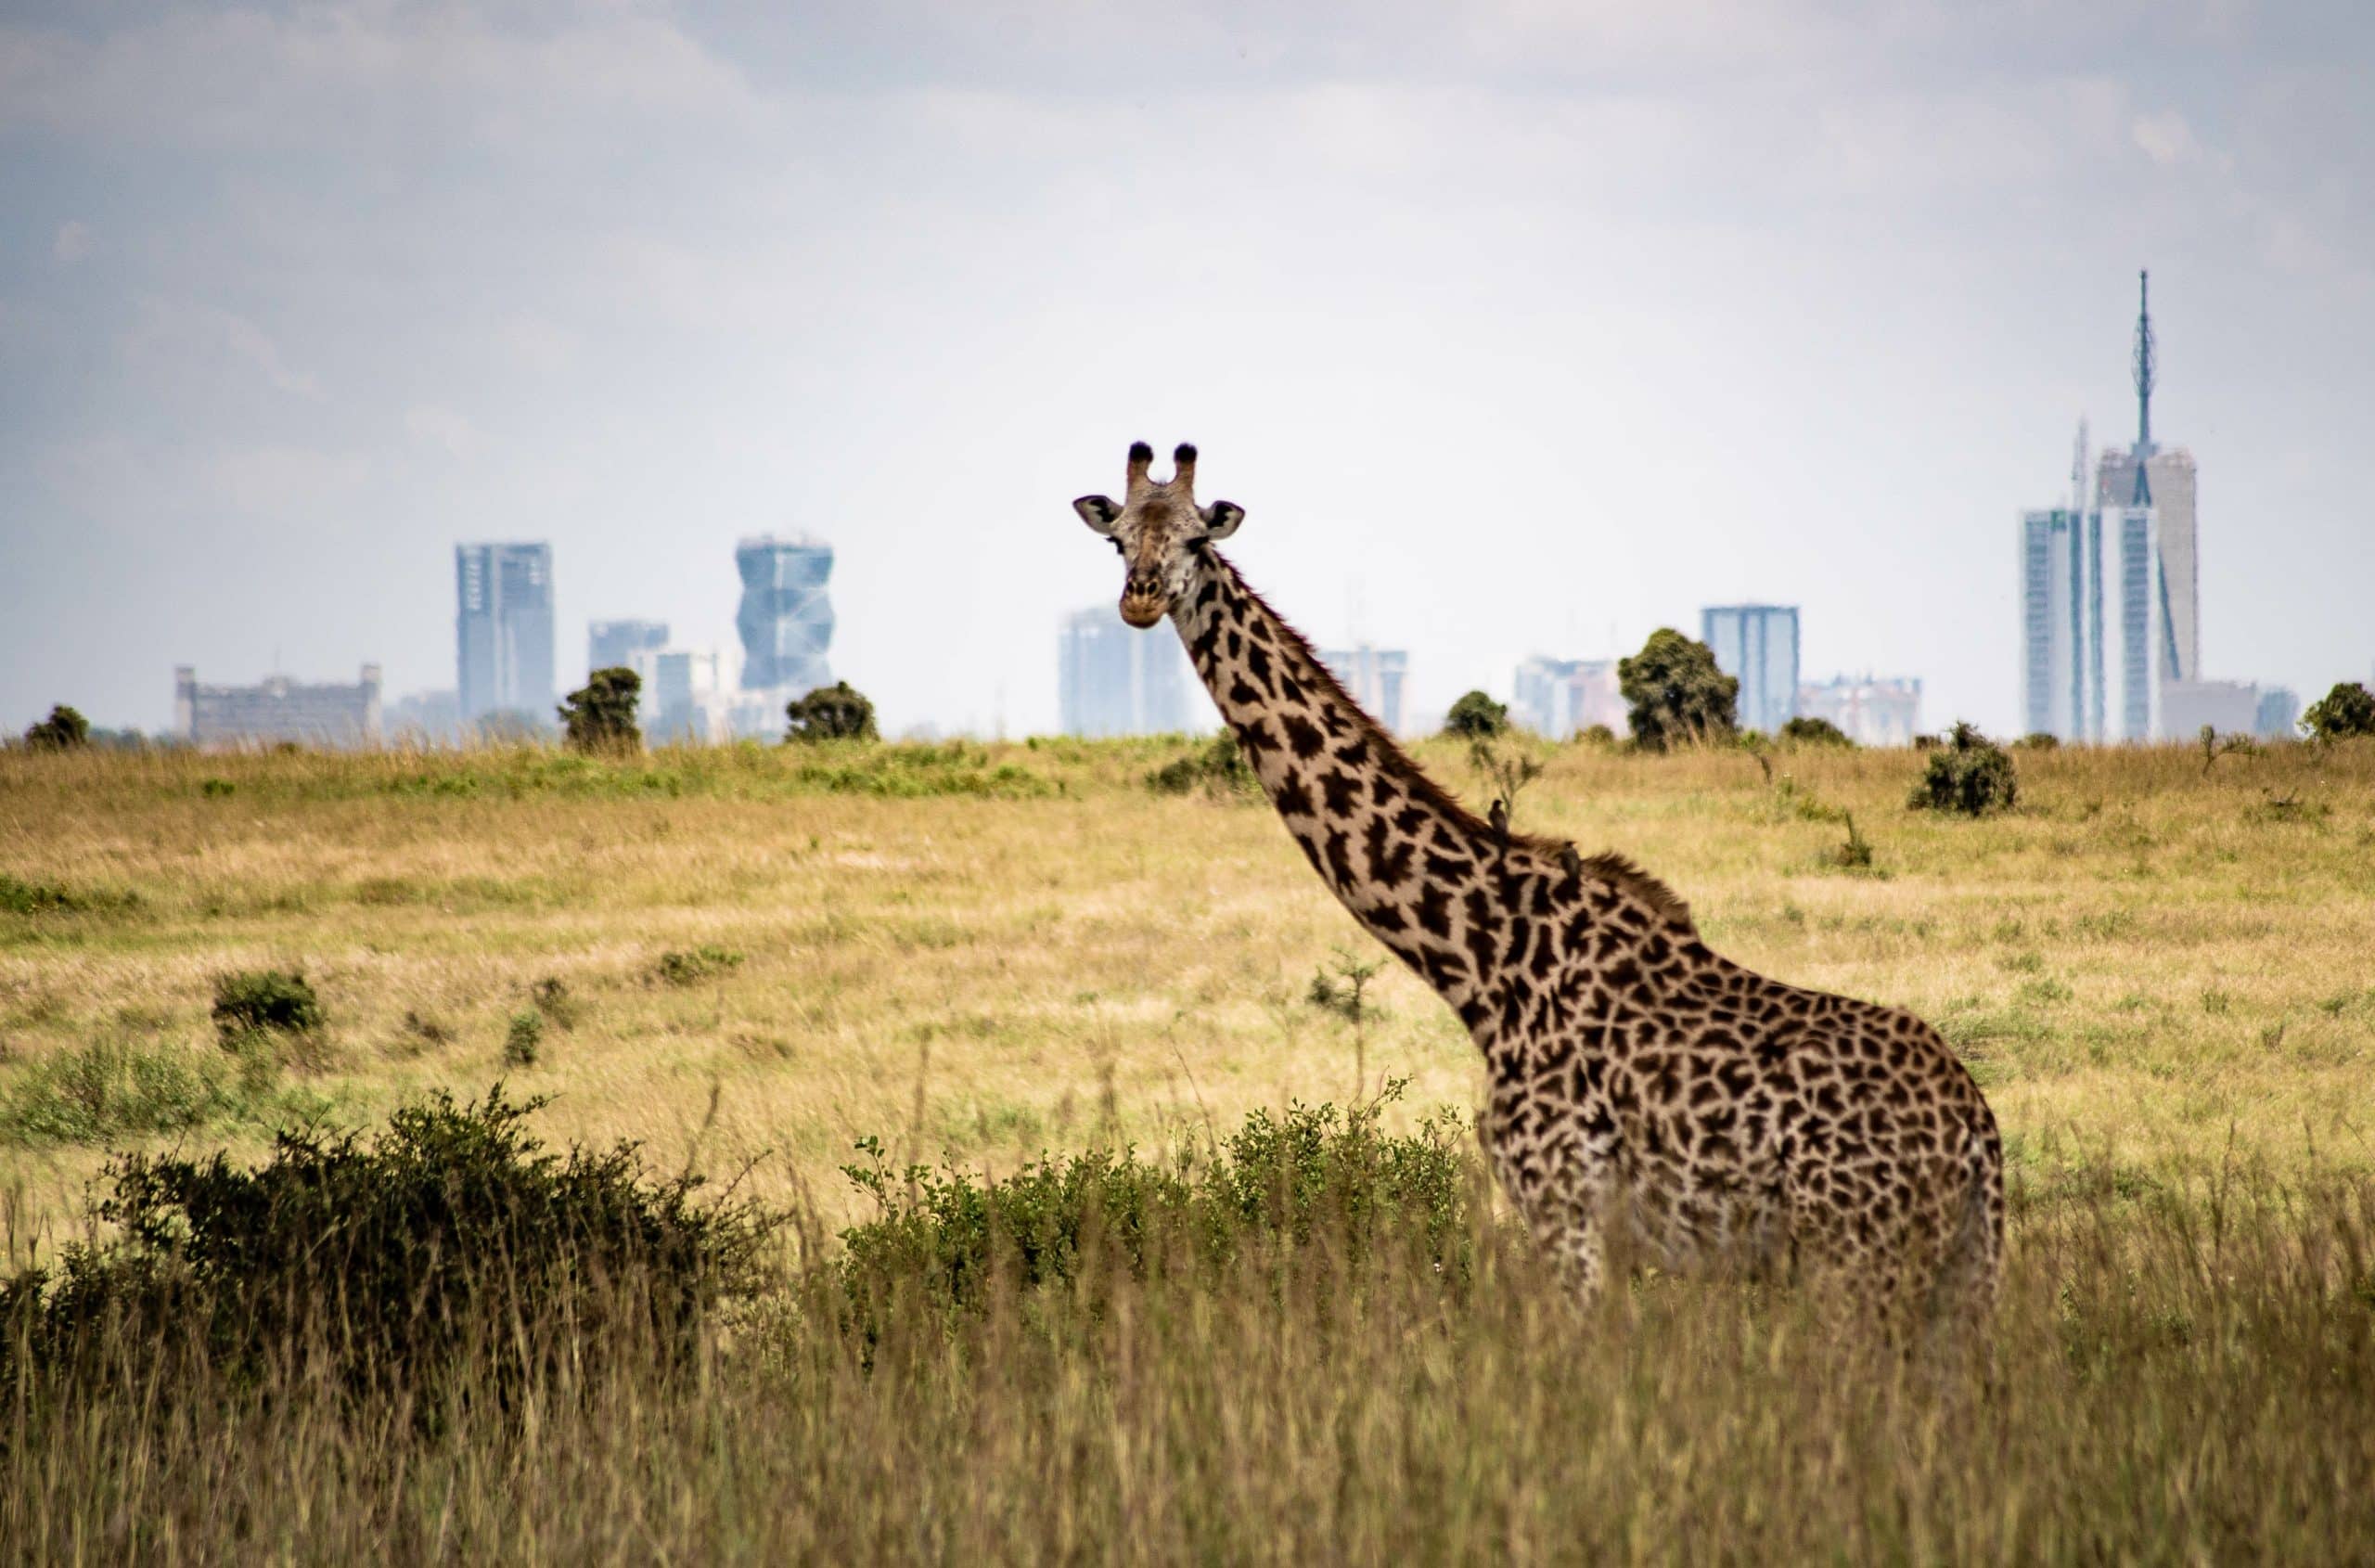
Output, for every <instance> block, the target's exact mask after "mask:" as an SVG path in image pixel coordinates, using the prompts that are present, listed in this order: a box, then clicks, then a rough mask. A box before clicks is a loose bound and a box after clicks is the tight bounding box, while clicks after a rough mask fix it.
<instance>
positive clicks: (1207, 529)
mask: <svg viewBox="0 0 2375 1568" xmlns="http://www.w3.org/2000/svg"><path fill="white" fill-rule="evenodd" d="M1199 515H1200V516H1201V517H1202V518H1203V520H1204V537H1205V538H1207V539H1226V538H1227V537H1228V536H1229V535H1230V534H1232V533H1236V532H1237V525H1238V524H1239V523H1240V522H1243V521H1245V508H1243V507H1240V506H1239V505H1238V504H1237V503H1236V502H1234V501H1215V502H1213V504H1212V505H1211V506H1209V507H1206V508H1204V509H1203V511H1202V512H1201V513H1200V514H1199Z"/></svg>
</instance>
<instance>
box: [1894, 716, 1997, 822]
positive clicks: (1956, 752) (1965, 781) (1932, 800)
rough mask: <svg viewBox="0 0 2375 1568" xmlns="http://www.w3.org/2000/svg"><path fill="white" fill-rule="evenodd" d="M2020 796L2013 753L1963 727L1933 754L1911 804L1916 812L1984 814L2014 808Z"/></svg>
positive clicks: (1960, 726)
mask: <svg viewBox="0 0 2375 1568" xmlns="http://www.w3.org/2000/svg"><path fill="white" fill-rule="evenodd" d="M2019 793H2020V785H2019V781H2018V780H2017V779H2016V778H2014V776H2013V772H2012V754H2011V753H2010V752H2007V751H2006V750H2004V748H2003V747H2001V746H1998V745H1997V744H1996V742H1995V741H1993V740H1990V739H1988V738H1987V737H1986V736H1984V735H1982V734H1981V733H1980V732H1979V731H1978V730H1977V729H1975V728H1973V727H1972V726H1970V725H1967V724H1960V723H1958V724H1957V725H1956V726H1955V727H1954V732H1953V733H1952V734H1950V735H1949V736H1947V737H1946V740H1945V744H1944V745H1941V746H1938V747H1935V748H1933V749H1932V751H1931V752H1930V760H1929V763H1928V764H1927V765H1925V766H1924V767H1923V769H1922V773H1921V778H1920V781H1919V783H1917V784H1915V785H1914V787H1913V793H1912V795H1911V797H1910V798H1908V799H1907V800H1906V804H1907V805H1909V806H1911V807H1912V808H1913V809H1914V810H1916V811H1953V812H1960V813H1961V814H1962V815H1963V816H1986V815H1987V814H1988V813H1989V812H1991V811H2009V809H2011V806H2012V803H2013V802H2014V800H2016V799H2017V798H2018V796H2019Z"/></svg>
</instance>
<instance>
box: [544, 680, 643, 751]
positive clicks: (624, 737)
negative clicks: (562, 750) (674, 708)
mask: <svg viewBox="0 0 2375 1568" xmlns="http://www.w3.org/2000/svg"><path fill="white" fill-rule="evenodd" d="M642 695H643V677H642V676H640V675H636V674H635V672H634V671H633V670H630V669H627V668H625V667H623V666H622V665H612V666H611V667H610V668H609V669H607V670H596V671H594V672H592V673H591V674H589V675H587V676H586V677H585V684H584V686H582V687H580V688H577V689H576V690H575V691H572V692H571V693H570V694H569V700H568V701H566V702H564V703H562V704H561V707H560V722H561V725H562V726H563V727H564V728H565V729H566V730H567V732H568V739H569V744H570V747H571V750H573V751H579V752H638V751H641V750H642V749H643V731H642V730H640V729H638V728H637V727H635V706H636V703H637V702H638V701H639V700H640V699H641V697H642Z"/></svg>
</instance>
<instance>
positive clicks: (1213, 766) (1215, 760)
mask: <svg viewBox="0 0 2375 1568" xmlns="http://www.w3.org/2000/svg"><path fill="white" fill-rule="evenodd" d="M1147 788H1148V789H1149V790H1153V791H1154V792H1155V793H1156V794H1158V795H1186V794H1191V793H1194V792H1195V791H1197V790H1201V791H1203V792H1204V793H1205V794H1208V795H1211V796H1213V798H1215V799H1226V798H1229V797H1239V798H1241V797H1245V796H1250V795H1253V794H1256V793H1258V792H1259V791H1260V789H1261V786H1260V784H1259V782H1258V781H1257V780H1256V779H1255V778H1254V777H1253V769H1252V767H1250V766H1248V765H1246V761H1245V753H1244V752H1242V751H1240V750H1239V748H1238V744H1237V737H1236V736H1235V735H1232V734H1231V733H1229V732H1228V731H1227V730H1223V731H1221V732H1220V733H1219V734H1218V735H1215V736H1213V738H1212V739H1211V740H1210V741H1208V742H1207V743H1206V744H1205V745H1203V746H1202V747H1200V748H1199V749H1198V750H1196V751H1194V752H1189V753H1188V754H1187V755H1186V756H1184V757H1174V758H1173V759H1172V760H1171V761H1169V762H1167V763H1165V764H1163V765H1162V766H1161V767H1159V768H1156V769H1155V770H1154V771H1153V772H1152V773H1149V774H1148V775H1147Z"/></svg>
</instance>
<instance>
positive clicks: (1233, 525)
mask: <svg viewBox="0 0 2375 1568" xmlns="http://www.w3.org/2000/svg"><path fill="white" fill-rule="evenodd" d="M1171 462H1172V473H1171V477H1170V478H1169V479H1167V480H1165V481H1164V482H1162V483H1160V484H1157V483H1156V482H1154V481H1153V480H1152V479H1151V478H1149V476H1148V473H1147V470H1148V469H1149V468H1151V467H1153V465H1154V448H1153V447H1151V446H1149V445H1148V444H1147V443H1145V442H1143V441H1141V442H1137V443H1134V444H1133V445H1132V446H1131V448H1130V469H1129V473H1130V482H1129V488H1128V489H1127V490H1126V491H1124V492H1123V496H1122V500H1121V503H1120V504H1119V505H1116V504H1115V503H1114V502H1113V501H1112V500H1111V499H1110V497H1108V496H1104V495H1084V496H1082V497H1081V498H1080V499H1079V500H1077V501H1074V502H1073V503H1072V510H1074V511H1076V512H1078V513H1080V516H1081V521H1083V522H1085V523H1087V524H1088V526H1089V527H1090V528H1092V529H1094V530H1096V531H1097V532H1098V533H1102V534H1103V535H1105V537H1106V538H1108V539H1110V540H1112V541H1113V548H1114V549H1115V550H1117V551H1119V552H1120V554H1121V557H1122V562H1123V567H1124V569H1125V575H1124V576H1123V579H1122V619H1123V620H1124V621H1127V622H1128V623H1130V624H1131V625H1133V626H1136V627H1137V628H1138V629H1139V630H1141V631H1144V630H1145V629H1146V628H1147V627H1149V626H1151V625H1153V624H1154V623H1156V622H1158V621H1160V620H1162V618H1163V616H1164V615H1166V614H1168V613H1169V612H1170V610H1171V607H1172V604H1173V603H1174V602H1175V600H1177V599H1179V598H1182V597H1184V596H1185V595H1186V593H1187V584H1188V580H1189V579H1190V577H1191V576H1192V575H1193V574H1194V572H1195V566H1196V556H1197V553H1198V552H1199V551H1200V550H1202V549H1203V547H1204V546H1206V545H1207V544H1209V543H1211V542H1212V541H1213V540H1214V539H1226V538H1227V537H1228V536H1229V535H1230V534H1232V533H1236V532H1237V525H1238V524H1239V523H1240V522H1243V521H1245V508H1243V507H1240V506H1239V505H1237V504H1236V503H1235V502H1233V501H1214V502H1213V503H1212V504H1211V505H1210V506H1205V507H1199V506H1198V505H1196V449H1195V448H1194V447H1193V446H1190V445H1188V444H1187V443H1186V442H1184V441H1183V442H1181V443H1179V449H1178V450H1177V451H1175V452H1174V453H1172V455H1171Z"/></svg>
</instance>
